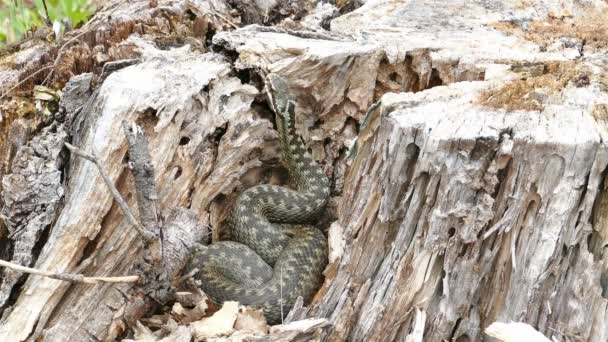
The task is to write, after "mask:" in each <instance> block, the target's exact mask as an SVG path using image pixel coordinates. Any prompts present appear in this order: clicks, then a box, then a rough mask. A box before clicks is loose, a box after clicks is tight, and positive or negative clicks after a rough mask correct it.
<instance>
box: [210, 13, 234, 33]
mask: <svg viewBox="0 0 608 342" xmlns="http://www.w3.org/2000/svg"><path fill="white" fill-rule="evenodd" d="M210 12H211V14H213V15H215V16H216V17H218V18H220V19H222V20H223V21H225V22H226V23H227V24H228V25H230V26H232V28H234V29H238V28H239V27H238V26H237V25H236V24H235V23H233V22H232V21H230V19H228V18H226V17H225V16H223V15H221V14H219V13H218V12H216V11H214V10H211V11H210Z"/></svg>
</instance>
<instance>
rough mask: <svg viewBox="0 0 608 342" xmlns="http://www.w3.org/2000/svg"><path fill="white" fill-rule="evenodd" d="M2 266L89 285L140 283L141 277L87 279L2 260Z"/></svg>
mask: <svg viewBox="0 0 608 342" xmlns="http://www.w3.org/2000/svg"><path fill="white" fill-rule="evenodd" d="M0 266H3V267H6V268H10V269H12V270H15V271H18V272H23V273H29V274H37V275H41V276H44V277H48V278H52V279H58V280H64V281H70V282H77V283H87V284H98V283H135V282H137V281H139V276H122V277H85V276H83V275H82V274H72V273H57V272H49V271H42V270H38V269H35V268H31V267H25V266H21V265H17V264H13V263H12V262H8V261H4V260H0Z"/></svg>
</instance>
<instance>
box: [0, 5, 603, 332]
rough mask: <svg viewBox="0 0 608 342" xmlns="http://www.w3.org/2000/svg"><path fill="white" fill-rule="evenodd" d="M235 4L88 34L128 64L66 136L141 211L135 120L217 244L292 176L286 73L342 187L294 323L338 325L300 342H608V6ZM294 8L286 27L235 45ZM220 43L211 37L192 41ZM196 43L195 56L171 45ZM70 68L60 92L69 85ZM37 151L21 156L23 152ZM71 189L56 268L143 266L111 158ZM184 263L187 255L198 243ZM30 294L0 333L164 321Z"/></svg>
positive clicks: (75, 174) (161, 197)
mask: <svg viewBox="0 0 608 342" xmlns="http://www.w3.org/2000/svg"><path fill="white" fill-rule="evenodd" d="M228 3H229V2H222V1H209V2H206V1H204V2H197V1H190V2H180V1H176V2H171V3H169V2H166V3H165V2H163V1H161V2H159V4H158V5H159V6H158V7H155V8H149V6H148V5H147V4H148V1H145V3H144V1H141V2H139V1H138V2H135V3H127V4H121V5H115V6H114V7H112V6H110V7H109V8H108V9H106V10H104V11H103V12H101V14H99V15H98V16H96V18H95V20H93V21H92V22H91V23H90V24H87V26H86V27H89V28H91V34H90V35H89V34H87V35H85V36H83V37H84V38H86V39H83V43H85V42H86V43H88V44H89V45H90V46H102V47H100V48H97V49H93V50H94V51H95V52H94V56H95V57H94V62H92V63H91V64H90V65H89V64H86V63H83V65H88V67H87V70H83V71H93V72H95V77H97V75H98V73H99V72H101V70H99V69H101V66H102V65H104V64H105V63H106V62H108V61H113V60H120V59H127V60H129V62H128V63H124V64H123V63H118V64H116V66H117V70H114V71H113V72H111V73H109V74H108V73H105V74H104V75H103V76H102V77H100V78H98V79H93V82H92V84H93V86H94V87H97V88H96V90H95V93H94V94H93V96H92V97H91V98H90V99H89V100H88V102H87V103H86V105H85V106H84V108H83V110H82V111H79V110H78V109H77V108H78V107H79V106H72V107H70V108H71V109H70V110H67V111H66V112H67V113H68V114H66V124H68V125H70V129H69V131H70V132H71V134H73V137H72V141H73V142H75V143H76V142H77V145H79V146H80V147H82V148H85V149H89V151H94V152H96V153H97V154H98V155H99V156H100V158H101V159H102V160H103V163H104V165H106V166H107V170H108V173H109V174H110V175H111V178H112V179H113V180H115V181H116V183H117V186H118V188H119V189H120V190H121V192H122V193H123V195H124V196H125V197H126V198H127V199H130V201H129V203H130V204H131V206H132V207H134V205H135V199H134V197H135V196H133V194H132V192H133V184H132V180H131V178H130V176H129V172H128V171H127V170H125V168H124V163H125V160H124V156H125V151H126V141H125V139H124V137H123V135H122V134H121V132H120V131H121V122H122V120H124V119H126V120H128V121H136V122H138V123H139V124H140V125H141V126H142V127H143V129H144V131H145V132H146V135H147V136H148V138H149V139H150V146H151V156H152V160H153V164H154V167H155V170H156V182H157V184H158V185H159V187H158V200H157V205H158V208H159V212H160V214H161V216H162V217H169V216H171V213H172V208H174V207H175V206H184V207H188V208H190V209H191V210H193V211H194V212H195V213H196V214H197V216H198V217H199V218H200V220H201V221H202V222H203V223H209V224H210V225H211V226H212V227H213V232H214V234H216V237H217V232H218V231H219V230H220V229H221V222H222V220H223V218H224V216H225V214H226V212H227V210H228V208H229V207H230V203H231V201H232V200H233V199H234V196H235V195H236V194H237V193H239V192H240V191H242V190H243V189H244V188H246V187H248V186H250V185H254V184H258V183H259V182H271V183H285V181H286V179H285V178H286V177H285V170H284V169H283V168H282V167H281V165H280V163H279V162H278V161H279V153H278V145H277V142H276V132H275V131H274V130H273V129H272V120H271V118H272V114H271V113H270V112H269V111H268V110H267V108H265V103H264V101H265V100H264V98H263V96H260V93H261V92H260V90H261V88H262V86H263V84H262V83H261V80H260V78H259V77H258V75H257V73H256V71H257V70H258V69H261V70H263V71H264V72H269V71H270V72H277V73H279V74H281V75H283V76H284V77H286V78H287V80H288V82H289V84H290V87H291V91H292V93H293V94H294V96H295V97H296V99H297V102H298V105H297V119H296V121H297V123H296V124H297V129H298V131H299V132H300V133H301V134H302V135H303V137H304V140H305V141H306V143H307V145H308V146H309V147H310V149H311V150H312V152H313V155H314V157H315V158H316V159H317V160H319V161H320V162H321V163H322V164H323V167H324V169H325V171H326V173H327V174H328V175H329V176H331V178H332V181H333V184H332V185H333V186H332V196H333V198H332V200H331V206H330V210H329V212H328V214H327V215H326V217H325V218H324V220H323V221H322V222H321V224H320V225H321V226H322V227H323V228H327V227H329V232H328V234H329V241H330V248H331V250H330V264H329V266H328V268H327V269H326V271H325V274H326V281H325V284H324V286H323V288H322V289H321V290H320V291H319V293H318V295H317V296H316V297H315V299H314V300H313V303H311V305H309V306H308V307H302V308H299V309H298V310H297V311H294V312H293V313H292V314H291V315H290V319H291V320H298V319H302V318H311V317H316V318H325V319H327V322H328V324H326V323H325V321H319V322H323V323H322V324H321V325H322V327H321V326H316V327H315V328H314V329H313V330H314V331H304V332H302V331H300V332H298V334H296V335H294V336H291V337H288V338H292V339H297V338H302V336H303V335H302V334H304V335H306V336H308V337H310V336H314V337H315V338H323V339H325V340H332V341H333V340H352V341H361V340H370V341H384V340H407V341H418V340H421V339H422V340H425V341H426V340H429V341H435V340H442V339H446V340H450V339H454V340H472V341H481V340H483V339H484V335H483V331H484V329H485V328H486V327H488V326H489V325H490V324H491V323H493V322H495V321H502V322H508V321H522V322H526V323H529V324H531V325H532V326H534V327H535V328H537V329H538V330H539V331H540V332H541V333H543V334H545V335H546V336H548V337H555V338H557V339H566V338H571V339H573V338H580V339H583V340H590V341H604V340H605V339H606V337H607V336H608V327H607V325H606V321H607V320H606V312H608V309H607V307H608V302H607V300H606V298H605V297H606V292H608V291H607V290H606V288H608V286H607V285H605V284H607V283H608V281H606V279H608V275H607V274H608V270H607V269H608V266H607V265H608V256H606V253H605V252H604V249H605V248H604V246H605V245H606V231H607V229H606V224H605V222H606V220H605V217H606V216H607V215H606V214H604V212H605V211H604V210H602V208H604V207H605V206H606V203H608V202H606V198H605V193H606V191H605V189H604V188H603V187H604V186H605V180H604V178H605V174H606V172H605V170H606V168H607V166H608V150H607V148H606V144H605V140H606V132H608V131H607V130H606V127H607V125H606V123H605V120H606V117H608V115H607V113H608V111H607V110H606V108H607V103H608V95H607V94H608V90H607V88H608V81H607V80H606V77H605V75H606V72H607V70H608V62H607V60H606V58H605V53H606V48H605V46H606V44H603V42H605V41H606V40H605V39H606V38H605V35H601V33H602V32H604V31H603V30H605V29H606V24H605V22H607V21H606V20H600V19H598V13H600V18H602V15H603V16H604V17H603V18H604V19H605V17H606V4H605V2H603V1H599V0H593V1H587V2H585V3H584V4H579V3H567V4H566V3H557V2H556V3H547V2H538V3H532V4H527V3H526V4H522V3H521V2H519V1H513V2H511V1H503V2H500V3H491V4H490V3H486V2H470V1H466V2H444V1H433V0H425V1H423V0H416V1H408V2H405V1H404V2H400V1H368V2H365V4H363V6H362V7H360V8H358V9H357V10H355V11H353V12H351V13H346V14H342V15H338V14H337V13H338V12H337V11H336V9H335V8H333V7H328V6H329V5H324V6H319V7H317V9H316V12H314V13H310V15H308V16H305V17H304V19H302V20H299V18H298V17H299V16H302V15H304V14H305V13H304V12H302V11H300V9H301V8H307V10H310V9H312V8H313V7H312V6H310V7H306V6H305V5H298V4H296V2H293V3H291V2H290V3H291V4H290V5H289V6H291V7H288V8H286V9H283V12H281V11H282V9H281V8H280V7H274V6H280V5H277V3H278V2H274V3H273V2H268V3H266V2H263V1H262V2H260V1H245V2H242V3H241V4H240V6H236V7H237V11H230V6H229V5H228ZM352 3H353V4H355V3H356V5H351V6H352V7H351V8H354V7H356V6H357V5H359V4H360V3H361V2H359V1H353V2H352ZM338 5H339V6H340V7H342V6H344V2H340V4H338ZM263 6H270V7H268V8H271V7H272V8H271V10H269V11H268V12H267V13H271V17H270V18H265V16H264V11H263V10H261V9H263V8H262V7H263ZM347 6H348V5H347ZM268 8H266V9H268ZM239 11H240V13H241V14H242V15H241V16H240V17H239V15H238V13H239ZM190 12H191V13H194V18H192V16H191V15H190V14H189V13H190ZM110 14H111V16H110ZM285 15H291V18H288V19H286V20H284V21H283V22H282V23H281V24H280V25H277V26H275V27H263V26H257V25H251V26H248V27H245V28H241V29H237V30H233V31H230V32H220V31H222V30H223V29H227V28H230V29H232V28H234V26H238V25H240V23H241V22H247V23H257V24H262V23H266V24H267V23H269V22H271V23H278V22H279V21H280V20H281V19H283V18H284V16H285ZM336 15H337V17H336V18H334V19H331V20H330V18H333V16H336ZM176 18H177V19H178V20H176ZM267 19H268V20H270V21H269V22H265V20H267ZM180 20H182V21H180ZM241 20H242V21H241ZM260 21H262V22H260ZM328 23H329V26H330V31H324V30H323V27H327V26H328ZM94 25H97V26H94ZM195 32H196V33H195ZM212 32H218V33H216V34H215V35H214V36H213V37H211V36H210V34H211V33H212ZM93 33H94V34H93ZM133 33H144V34H147V35H144V36H139V37H137V36H135V35H132V34H133ZM173 34H177V35H179V34H183V36H186V38H183V37H181V38H176V39H173V40H170V39H169V38H168V37H169V36H171V35H173ZM197 34H199V35H200V36H196V35H197ZM207 34H209V35H207ZM202 35H207V38H211V39H200V40H197V39H192V38H193V37H192V36H195V37H197V38H198V37H201V36H202ZM110 38H111V39H110ZM110 40H111V41H112V43H107V42H109V41H110ZM152 41H154V42H156V43H157V44H158V45H157V46H158V47H161V48H162V49H159V48H157V47H155V46H153V45H152V44H151V42H152ZM185 42H189V43H191V44H192V46H193V47H195V48H194V49H190V48H189V47H181V48H177V49H169V47H176V46H180V45H182V44H183V43H185ZM208 49H212V51H219V53H204V52H203V51H207V50H208ZM64 50H65V52H64V53H65V54H59V56H60V57H61V58H60V59H62V60H63V58H68V57H69V56H72V57H73V56H74V55H73V54H76V53H80V54H81V55H80V56H82V55H87V56H90V55H91V53H90V52H91V49H89V48H88V47H83V46H81V44H74V46H73V47H72V48H70V49H68V48H67V47H66V48H65V49H64ZM68 52H69V53H68ZM50 53H51V55H52V56H53V59H56V58H57V57H56V56H57V55H53V53H55V52H53V51H52V50H51V52H50ZM226 57H228V58H226ZM87 58H88V57H87ZM85 59H86V58H85ZM87 60H88V59H87ZM230 61H234V63H231V62H230ZM133 63H134V64H133ZM129 65H130V66H129ZM69 70H71V69H69ZM107 72H109V68H108V69H107ZM56 73H57V74H56V75H55V76H54V78H53V80H54V82H62V80H64V77H65V75H69V72H66V69H61V70H57V71H56ZM9 74H10V72H9V71H6V73H2V74H0V77H5V78H6V79H8V78H7V77H8V76H7V75H9ZM237 76H238V77H237ZM33 81H34V79H33ZM96 81H97V82H99V84H96V83H95V82H96ZM24 86H26V85H24ZM399 92H404V93H401V94H393V93H399ZM85 93H86V92H85ZM85 96H86V95H85ZM376 101H379V102H376ZM373 103H376V105H372V104H373ZM370 106H371V110H369V111H368V108H370ZM70 113H71V114H70ZM11 120H13V119H11ZM36 124H41V123H38V122H36ZM42 124H44V123H42ZM42 124H41V125H42ZM360 124H361V125H362V126H361V127H362V128H361V130H360V127H359V125H360ZM3 127H4V126H3ZM19 137H20V136H17V137H16V138H15V139H14V140H15V143H11V144H0V148H2V149H4V148H8V147H7V146H13V147H10V148H12V149H19V148H20V146H22V145H23V144H24V142H23V143H21V142H20V141H21V140H27V139H26V138H19ZM24 137H27V135H24ZM14 153H15V152H13V154H14ZM5 165H6V164H5ZM64 175H65V179H66V196H65V205H64V207H63V209H61V211H60V212H59V217H58V219H57V221H56V222H55V223H54V224H53V226H52V229H51V230H50V233H49V236H48V238H47V241H46V243H45V244H44V247H43V249H42V252H41V254H40V257H39V258H38V261H37V263H36V266H37V267H40V268H44V269H55V270H60V271H78V272H85V273H86V274H87V275H89V274H90V275H106V274H121V275H122V274H127V273H128V272H129V271H131V270H132V266H133V265H134V264H137V260H138V259H139V258H140V257H141V241H140V239H139V238H138V236H137V235H136V233H135V232H134V231H133V230H132V229H130V228H129V226H128V224H127V223H126V222H125V221H124V219H123V217H122V214H121V213H120V211H119V210H118V208H117V207H116V206H112V205H111V198H110V196H109V194H108V192H107V191H105V189H104V185H103V183H102V182H101V181H100V178H99V177H98V176H97V174H96V172H95V170H94V169H93V168H92V166H90V165H87V164H86V163H83V162H82V161H78V160H74V159H72V160H70V166H69V168H68V169H67V170H66V172H65V173H64ZM148 197H149V196H148ZM152 197H155V196H152ZM173 213H174V214H173V217H174V218H175V217H181V218H182V220H181V221H180V220H177V218H175V220H176V221H175V222H190V223H183V225H184V226H188V225H190V226H191V227H189V228H192V229H195V230H198V231H200V230H201V229H202V227H201V226H200V225H197V224H195V223H193V222H194V221H193V218H192V216H191V214H186V213H185V212H182V214H183V215H181V216H180V214H179V212H177V213H176V212H173ZM150 214H151V213H150ZM11 217H12V215H11ZM8 219H10V218H8ZM334 221H335V222H334ZM169 226H173V227H181V226H182V225H180V224H177V223H175V224H174V225H169ZM176 231H180V230H179V229H178V230H176ZM0 236H2V232H1V231H0ZM173 238H174V239H175V240H179V239H180V238H181V237H180V235H179V234H177V235H176V236H173V237H172V239H173ZM172 245H173V246H176V245H175V244H172ZM165 252H166V253H168V255H176V256H175V259H176V260H181V259H182V258H183V254H184V253H188V250H187V248H186V249H185V250H180V249H179V248H178V249H174V250H172V251H171V253H169V252H168V251H165ZM32 260H33V259H32ZM176 264H179V263H178V262H176ZM176 268H179V266H176ZM173 271H174V273H176V272H177V270H175V269H174V270H173ZM174 275H175V274H173V275H171V276H174ZM602 281H603V282H604V286H603V288H604V290H603V292H604V293H603V294H602ZM68 287H69V291H68ZM13 293H14V294H15V298H16V302H15V303H11V304H12V305H11V307H10V308H9V310H5V312H4V316H5V317H4V319H3V321H2V323H1V326H0V336H2V337H4V338H5V339H7V338H8V339H9V340H10V339H11V338H12V339H14V340H24V339H28V338H29V339H35V338H37V337H43V338H45V339H46V340H50V341H60V340H68V339H72V340H92V339H113V338H116V337H119V336H121V335H122V334H123V332H124V330H125V329H126V328H127V327H128V326H130V325H132V324H133V322H134V321H135V320H136V319H138V318H139V317H141V315H143V314H144V313H145V310H147V308H149V306H148V305H147V304H146V303H144V300H143V299H142V298H140V297H138V296H139V295H140V294H138V293H137V292H136V291H133V288H132V287H131V286H129V285H122V286H108V285H99V286H97V285H95V286H90V285H89V286H86V285H68V284H65V283H61V282H58V281H54V280H49V279H41V278H39V277H35V276H30V277H28V279H27V281H26V283H25V284H24V285H23V287H22V288H18V289H16V290H13ZM139 299H141V302H138V300H139ZM292 324H294V323H292ZM297 324H298V323H295V325H296V326H297ZM287 335H289V333H287ZM287 335H285V336H287ZM275 337H276V336H275ZM267 340H273V337H272V336H268V337H267Z"/></svg>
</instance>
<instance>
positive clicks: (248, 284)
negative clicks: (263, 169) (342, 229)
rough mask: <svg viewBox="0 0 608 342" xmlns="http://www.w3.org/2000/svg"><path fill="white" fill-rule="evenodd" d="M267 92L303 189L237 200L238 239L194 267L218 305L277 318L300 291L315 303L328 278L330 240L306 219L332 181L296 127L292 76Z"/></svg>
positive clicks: (216, 247) (260, 189)
mask: <svg viewBox="0 0 608 342" xmlns="http://www.w3.org/2000/svg"><path fill="white" fill-rule="evenodd" d="M266 92H267V95H268V98H269V103H270V105H271V107H272V109H273V111H274V112H275V116H276V124H277V130H278V132H279V138H280V142H281V147H282V149H283V159H284V161H285V163H286V164H287V169H288V171H289V175H290V177H291V181H292V182H293V183H294V185H295V187H296V189H297V190H291V189H288V188H284V187H280V186H273V185H257V186H254V187H252V188H249V189H247V190H246V191H244V192H243V193H242V194H241V195H240V196H239V197H238V199H237V201H236V204H235V206H234V208H233V209H232V212H231V213H230V215H229V217H228V219H227V220H226V224H227V227H226V228H228V229H230V236H231V239H232V240H234V241H219V242H216V243H213V244H211V245H209V246H207V247H203V248H202V249H200V250H199V251H197V252H196V253H195V254H194V256H193V257H192V259H191V260H190V264H189V265H188V268H189V269H193V268H195V267H198V268H199V269H200V271H199V272H198V273H197V274H196V275H194V278H195V279H198V280H200V282H201V289H202V290H203V291H204V292H205V293H206V294H207V295H208V296H209V297H210V298H211V299H212V300H213V301H214V302H217V303H222V302H224V301H228V300H234V301H238V302H239V303H241V304H244V305H251V306H257V307H262V308H263V310H264V314H265V316H266V319H267V320H268V322H269V323H271V324H274V323H278V322H280V321H281V319H282V317H284V316H285V315H286V314H287V313H288V312H289V311H290V310H291V308H292V307H293V305H294V303H295V301H296V299H297V298H298V296H302V297H303V299H304V301H305V302H308V301H310V299H311V297H312V296H313V295H314V293H315V291H316V290H317V289H318V288H319V286H320V285H321V282H322V280H323V276H322V272H323V269H324V268H325V266H326V265H327V240H326V239H325V236H324V235H323V233H321V231H319V230H318V229H316V228H314V227H312V226H310V225H305V224H306V223H310V222H311V221H314V220H315V219H317V218H318V217H319V215H320V214H321V213H322V212H323V210H324V208H325V205H326V203H327V200H328V197H329V180H328V179H327V177H326V176H325V174H324V173H323V170H322V169H321V167H320V166H319V165H318V164H317V163H316V162H315V161H314V159H313V158H312V157H311V155H310V154H309V153H308V152H307V150H306V147H305V146H304V144H303V142H302V138H301V137H300V136H299V135H298V133H297V132H296V129H295V125H294V112H295V102H294V99H293V98H292V97H291V96H290V95H289V92H288V87H287V83H286V81H285V80H284V79H283V78H281V77H279V76H277V75H275V74H270V75H268V76H267V77H266Z"/></svg>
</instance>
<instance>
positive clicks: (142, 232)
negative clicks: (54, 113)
mask: <svg viewBox="0 0 608 342" xmlns="http://www.w3.org/2000/svg"><path fill="white" fill-rule="evenodd" d="M64 144H65V146H66V147H67V148H68V149H69V150H70V151H71V152H72V153H74V154H75V155H77V156H79V157H81V158H84V159H86V160H88V161H90V162H92V163H93V164H95V166H97V169H98V170H99V173H100V174H101V177H102V178H103V180H104V182H105V183H106V185H107V186H108V188H109V189H110V192H111V193H112V196H113V197H114V200H116V203H118V206H119V207H120V209H122V212H123V213H124V214H125V216H126V217H127V220H128V221H129V223H131V225H133V227H135V229H136V230H137V232H138V233H139V235H141V237H142V238H143V239H144V241H145V242H146V243H148V242H152V241H154V240H156V235H155V234H154V233H152V232H149V231H147V230H146V229H145V228H144V226H143V225H142V224H141V223H140V222H139V221H137V219H136V218H135V216H134V215H133V213H132V212H131V209H129V206H128V204H127V202H126V201H125V200H124V199H123V198H122V196H121V195H120V193H119V192H118V189H116V186H114V183H112V180H111V179H110V177H108V175H107V174H106V173H105V171H104V170H103V167H102V166H101V164H100V163H99V160H97V158H96V157H95V156H93V155H91V154H88V153H86V152H84V151H82V150H80V149H79V148H77V147H76V146H73V145H71V144H69V143H67V142H66V143H64Z"/></svg>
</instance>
